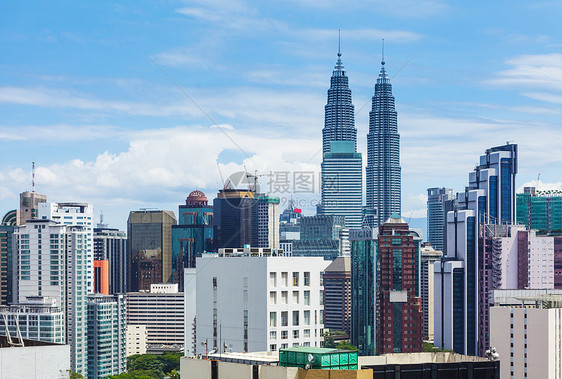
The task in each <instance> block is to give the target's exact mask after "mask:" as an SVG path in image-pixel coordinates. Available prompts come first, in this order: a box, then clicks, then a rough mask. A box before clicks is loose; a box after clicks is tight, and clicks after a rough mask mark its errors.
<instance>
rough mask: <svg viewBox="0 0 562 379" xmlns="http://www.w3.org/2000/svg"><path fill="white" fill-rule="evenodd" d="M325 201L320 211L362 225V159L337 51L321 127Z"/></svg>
mask: <svg viewBox="0 0 562 379" xmlns="http://www.w3.org/2000/svg"><path fill="white" fill-rule="evenodd" d="M322 152H323V155H322V204H321V207H320V213H321V214H325V215H341V216H345V226H346V227H347V228H360V227H361V209H362V199H363V180H362V174H361V173H362V160H361V154H360V153H357V129H356V128H355V119H354V107H353V104H352V102H351V90H350V89H349V79H348V77H347V75H346V74H345V70H344V67H343V64H342V61H341V53H340V52H338V60H337V63H336V66H335V68H334V71H333V72H332V77H331V79H330V89H328V102H327V104H326V106H325V108H324V128H323V129H322Z"/></svg>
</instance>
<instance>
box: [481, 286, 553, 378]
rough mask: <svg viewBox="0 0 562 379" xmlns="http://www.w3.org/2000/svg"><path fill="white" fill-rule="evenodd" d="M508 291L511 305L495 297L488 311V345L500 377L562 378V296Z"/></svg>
mask: <svg viewBox="0 0 562 379" xmlns="http://www.w3.org/2000/svg"><path fill="white" fill-rule="evenodd" d="M494 292H495V291H494ZM504 292H508V291H504ZM509 292H510V293H509V297H512V298H513V300H514V301H513V303H512V304H508V303H509V301H506V300H508V299H506V298H505V297H504V296H502V297H503V298H498V297H499V296H495V299H494V300H496V301H497V302H496V304H495V305H494V306H492V307H491V308H490V346H493V347H495V348H496V350H497V352H498V354H499V356H500V360H501V362H502V365H501V377H502V378H545V379H550V378H552V379H554V378H561V377H562V348H561V346H560V340H561V338H562V294H560V293H558V294H556V295H555V294H545V293H542V294H541V293H538V294H537V293H536V292H539V291H533V290H519V291H509ZM540 292H546V291H540ZM502 295H504V294H502Z"/></svg>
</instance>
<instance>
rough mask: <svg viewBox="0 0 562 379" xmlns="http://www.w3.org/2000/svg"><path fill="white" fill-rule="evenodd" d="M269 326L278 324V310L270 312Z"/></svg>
mask: <svg viewBox="0 0 562 379" xmlns="http://www.w3.org/2000/svg"><path fill="white" fill-rule="evenodd" d="M269 326H271V327H276V326H277V312H269Z"/></svg>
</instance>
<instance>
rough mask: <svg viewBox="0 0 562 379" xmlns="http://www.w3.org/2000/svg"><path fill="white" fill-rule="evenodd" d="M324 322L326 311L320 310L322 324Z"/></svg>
mask: <svg viewBox="0 0 562 379" xmlns="http://www.w3.org/2000/svg"><path fill="white" fill-rule="evenodd" d="M323 323H324V311H323V310H320V324H323Z"/></svg>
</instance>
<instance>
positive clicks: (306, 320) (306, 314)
mask: <svg viewBox="0 0 562 379" xmlns="http://www.w3.org/2000/svg"><path fill="white" fill-rule="evenodd" d="M303 316H304V325H310V311H304V312H303Z"/></svg>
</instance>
